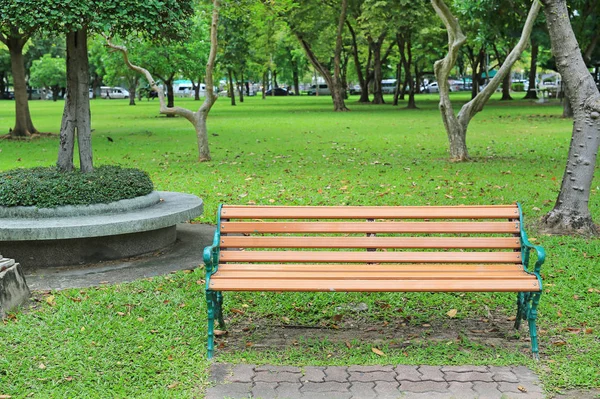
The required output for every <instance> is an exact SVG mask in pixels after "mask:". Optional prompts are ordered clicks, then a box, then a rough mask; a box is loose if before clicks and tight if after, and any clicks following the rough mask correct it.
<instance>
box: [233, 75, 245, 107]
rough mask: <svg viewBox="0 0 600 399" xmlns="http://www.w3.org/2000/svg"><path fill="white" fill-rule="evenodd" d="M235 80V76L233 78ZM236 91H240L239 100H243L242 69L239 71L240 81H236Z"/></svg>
mask: <svg viewBox="0 0 600 399" xmlns="http://www.w3.org/2000/svg"><path fill="white" fill-rule="evenodd" d="M235 79H236V81H237V78H235ZM237 87H238V91H239V92H240V94H239V95H240V102H241V103H243V102H244V71H241V72H240V81H239V82H237Z"/></svg>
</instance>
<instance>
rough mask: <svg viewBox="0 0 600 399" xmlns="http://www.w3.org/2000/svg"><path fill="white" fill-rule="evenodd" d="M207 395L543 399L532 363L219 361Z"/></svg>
mask: <svg viewBox="0 0 600 399" xmlns="http://www.w3.org/2000/svg"><path fill="white" fill-rule="evenodd" d="M211 381H212V382H213V383H214V384H215V385H214V386H213V387H211V388H209V389H208V391H207V394H206V399H226V398H227V399H238V398H239V399H241V398H255V399H259V398H260V399H297V398H310V399H400V398H401V399H476V398H478V399H537V398H540V399H543V398H544V394H543V389H542V387H541V384H540V381H539V379H538V377H537V376H536V375H535V374H534V373H533V372H532V371H531V370H530V369H528V368H527V367H523V366H518V367H492V366H404V365H400V366H348V367H341V366H329V367H314V366H307V367H302V368H300V367H289V366H254V365H247V364H239V365H230V364H222V363H214V364H213V365H212V367H211Z"/></svg>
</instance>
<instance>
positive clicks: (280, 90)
mask: <svg viewBox="0 0 600 399" xmlns="http://www.w3.org/2000/svg"><path fill="white" fill-rule="evenodd" d="M265 95H267V96H272V95H273V89H271V90H267V92H266V93H265ZM289 95H290V93H288V91H287V90H286V89H284V88H281V87H276V88H275V96H289Z"/></svg>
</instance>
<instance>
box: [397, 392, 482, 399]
mask: <svg viewBox="0 0 600 399" xmlns="http://www.w3.org/2000/svg"><path fill="white" fill-rule="evenodd" d="M401 399H454V398H453V395H452V394H451V393H450V392H424V393H423V392H406V393H404V395H402V396H401ZM473 399H476V398H473Z"/></svg>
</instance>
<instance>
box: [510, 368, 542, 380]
mask: <svg viewBox="0 0 600 399" xmlns="http://www.w3.org/2000/svg"><path fill="white" fill-rule="evenodd" d="M512 372H513V373H515V375H516V376H517V377H518V378H519V381H532V382H533V381H536V382H537V381H539V378H538V376H537V375H536V374H535V373H534V372H533V370H531V369H530V368H529V367H525V366H516V367H512Z"/></svg>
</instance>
